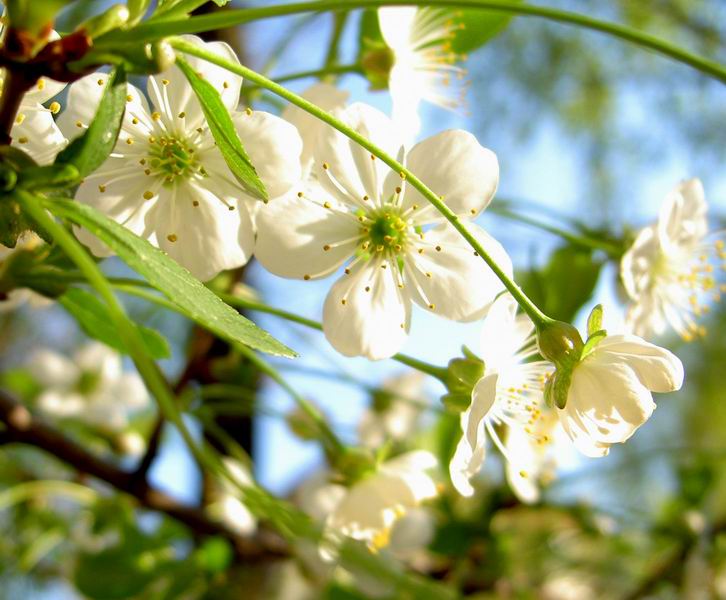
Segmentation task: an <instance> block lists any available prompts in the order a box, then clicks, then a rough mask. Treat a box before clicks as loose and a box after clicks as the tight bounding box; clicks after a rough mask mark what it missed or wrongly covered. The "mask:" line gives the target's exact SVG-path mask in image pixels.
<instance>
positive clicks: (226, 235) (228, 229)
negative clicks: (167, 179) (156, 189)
mask: <svg viewBox="0 0 726 600" xmlns="http://www.w3.org/2000/svg"><path fill="white" fill-rule="evenodd" d="M208 179H212V178H208ZM214 185H215V182H214V181H208V180H207V179H205V180H203V181H202V183H201V184H191V183H188V184H186V185H183V186H178V187H176V188H172V190H167V189H166V188H162V191H160V194H159V197H158V199H157V200H156V202H155V203H154V206H153V208H152V209H151V210H149V212H148V213H147V216H146V222H147V225H148V226H149V227H150V228H153V229H154V231H155V232H156V237H157V240H158V243H159V248H161V249H162V250H164V251H165V252H167V253H168V254H169V256H171V257H172V258H173V259H174V260H176V261H177V262H178V263H179V264H180V265H182V266H183V267H186V268H187V269H188V270H189V271H190V272H191V273H192V275H194V276H195V277H197V278H198V279H200V280H201V281H208V280H209V279H211V278H212V277H214V276H215V275H217V274H218V273H219V272H220V271H225V270H227V269H234V268H237V267H240V266H242V265H244V264H245V263H247V261H248V260H249V259H250V256H251V255H252V252H253V250H254V230H253V226H252V221H251V220H250V216H249V213H248V212H247V210H246V208H245V207H244V206H243V205H241V206H236V205H235V204H233V203H231V202H234V200H233V199H229V198H223V197H220V196H219V195H217V194H218V193H219V192H218V190H213V189H210V188H211V187H212V186H214ZM208 186H209V187H208ZM223 199H224V200H225V201H226V204H225V202H223V201H222V200H223ZM230 200H231V202H230ZM195 201H196V202H198V204H197V205H196V206H195V205H194V202H195ZM228 206H232V207H234V210H229V208H228ZM172 240H173V241H172Z"/></svg>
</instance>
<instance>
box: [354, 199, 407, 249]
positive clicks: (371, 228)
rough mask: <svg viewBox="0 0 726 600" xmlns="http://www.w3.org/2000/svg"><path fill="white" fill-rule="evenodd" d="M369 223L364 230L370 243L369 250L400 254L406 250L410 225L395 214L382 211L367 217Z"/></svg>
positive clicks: (385, 210)
mask: <svg viewBox="0 0 726 600" xmlns="http://www.w3.org/2000/svg"><path fill="white" fill-rule="evenodd" d="M367 221H368V222H367V223H366V225H365V226H364V227H363V228H362V233H363V235H365V236H367V238H368V241H369V246H368V248H367V249H368V250H369V251H370V252H371V253H375V252H392V253H394V254H398V253H400V252H402V251H403V250H404V249H405V248H406V244H407V241H408V223H407V222H406V221H404V220H403V219H402V218H401V217H400V216H398V215H397V214H395V213H394V212H392V211H390V210H387V209H382V210H380V211H376V212H374V213H369V214H368V215H367Z"/></svg>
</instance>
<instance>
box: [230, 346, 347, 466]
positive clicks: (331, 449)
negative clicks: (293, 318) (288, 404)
mask: <svg viewBox="0 0 726 600" xmlns="http://www.w3.org/2000/svg"><path fill="white" fill-rule="evenodd" d="M236 350H237V351H239V352H240V354H242V355H243V356H245V357H246V358H247V359H249V361H250V362H251V363H252V364H254V365H255V366H256V367H257V368H258V369H259V370H260V371H261V372H262V373H265V374H266V375H267V376H268V377H269V378H270V379H272V380H273V381H274V382H276V383H277V384H278V385H279V386H280V387H281V388H282V389H284V390H285V391H286V392H287V393H288V394H289V396H290V398H292V399H293V400H294V401H295V403H296V404H297V405H298V406H299V407H300V410H302V411H303V412H304V413H305V414H306V415H307V416H308V417H309V418H310V419H311V420H312V421H313V423H315V426H316V427H317V428H318V431H319V432H320V436H321V441H322V442H323V446H324V447H325V449H326V450H327V451H328V453H329V455H331V456H333V457H339V456H341V455H342V454H343V452H344V451H345V446H344V445H343V443H342V442H341V441H340V440H339V439H338V437H337V436H336V435H335V433H333V430H332V429H330V426H329V425H328V422H327V421H326V420H325V417H324V416H323V415H322V414H321V412H320V411H319V410H318V409H317V408H316V407H315V405H313V404H312V402H310V401H309V400H307V399H306V398H303V397H302V396H301V395H300V394H298V393H297V391H296V390H295V388H293V387H292V386H291V385H290V384H289V383H288V382H287V381H286V380H285V378H284V377H283V376H282V375H281V374H280V372H279V371H278V370H277V369H275V367H273V366H272V365H271V364H270V363H268V362H267V361H266V360H265V359H264V358H262V357H261V356H260V355H259V354H257V353H256V352H255V351H254V350H252V349H251V348H247V347H246V346H242V345H239V346H237V347H236Z"/></svg>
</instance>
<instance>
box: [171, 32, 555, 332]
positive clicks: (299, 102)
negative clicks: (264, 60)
mask: <svg viewBox="0 0 726 600" xmlns="http://www.w3.org/2000/svg"><path fill="white" fill-rule="evenodd" d="M170 43H171V45H172V46H173V47H174V48H176V49H177V50H179V51H181V52H184V53H187V54H191V55H192V56H197V57H198V58H202V59H204V60H207V61H209V62H211V63H213V64H216V65H218V66H220V67H223V68H225V69H227V70H229V71H231V72H232V73H236V74H237V75H242V76H243V77H245V78H246V79H249V80H250V81H253V82H254V83H256V84H257V85H259V86H261V87H264V88H267V89H268V90H270V91H271V92H272V93H274V94H277V95H278V96H281V97H282V98H285V100H288V101H290V102H292V103H293V104H295V105H296V106H299V107H300V108H302V109H303V110H305V111H306V112H309V113H310V114H311V115H313V116H315V117H317V118H318V119H320V120H321V121H324V122H326V123H328V125H330V126H331V127H334V128H335V129H337V130H338V131H340V132H341V133H343V134H344V135H345V136H347V137H349V138H350V139H351V140H353V141H354V142H356V143H357V144H359V145H360V146H362V147H363V148H365V149H366V150H368V151H369V152H370V153H371V154H373V155H375V156H376V157H378V158H380V159H381V160H382V161H383V162H384V163H386V164H387V165H388V166H389V167H391V169H393V171H394V172H395V173H400V175H401V177H402V178H405V179H406V180H407V181H408V183H409V184H410V185H412V186H413V187H414V188H415V189H416V190H418V191H419V192H420V193H421V195H423V196H424V198H426V200H428V201H429V202H430V203H431V204H433V205H434V206H435V207H436V209H437V210H438V211H439V212H440V213H441V214H442V215H443V216H444V217H445V218H446V220H447V221H449V223H451V224H452V225H453V227H454V229H456V230H457V231H458V232H459V233H460V234H461V235H462V237H463V238H464V239H465V240H466V241H467V242H468V243H469V245H470V246H471V247H472V248H473V249H474V250H475V252H476V253H477V254H478V255H479V256H480V257H481V258H482V260H484V262H486V263H487V265H489V268H490V269H491V270H492V271H494V274H495V275H496V276H497V277H498V278H499V280H500V281H501V282H502V283H503V284H504V287H506V288H507V290H508V291H509V293H510V294H512V296H513V297H514V299H515V300H516V301H517V303H518V304H519V306H521V307H522V310H524V312H526V313H527V315H528V316H529V318H530V319H532V321H533V322H534V324H535V325H536V326H537V328H538V329H539V328H541V327H546V326H547V324H548V323H550V322H551V321H552V319H550V318H549V317H548V316H547V315H545V314H544V313H543V312H542V311H541V310H540V309H539V308H538V307H537V306H536V305H535V304H534V302H532V301H531V300H530V299H529V298H528V297H527V295H526V294H525V293H524V292H523V291H522V289H521V288H520V287H519V286H518V285H517V284H516V283H515V282H514V280H512V279H511V278H510V277H509V276H508V275H507V274H506V273H505V272H504V271H503V270H502V269H501V267H500V266H499V265H498V264H497V263H496V261H495V260H494V259H493V258H492V257H491V256H489V253H488V252H487V251H486V250H485V249H484V247H483V246H482V245H481V244H480V243H479V240H477V239H476V238H475V237H474V235H473V234H472V233H471V232H470V231H469V230H468V229H467V227H466V225H464V223H463V222H462V221H461V220H460V219H459V216H458V215H457V214H456V213H454V212H453V211H452V210H451V209H450V208H449V207H448V206H446V204H445V203H444V202H443V201H442V200H441V199H440V198H439V197H438V196H437V195H436V194H434V193H433V192H432V191H431V190H430V189H429V188H428V187H426V185H425V184H424V183H423V182H422V181H421V180H420V179H419V178H418V177H416V175H414V174H413V173H412V172H411V171H409V170H408V169H407V168H406V167H404V166H403V165H402V164H401V163H400V162H398V161H397V160H396V159H395V158H393V157H392V156H389V155H388V154H386V153H385V152H384V151H383V150H381V149H380V148H378V146H376V145H375V144H373V143H372V142H370V141H369V140H367V139H366V138H364V137H363V136H362V135H360V134H359V133H358V132H357V131H355V130H354V129H352V128H350V127H348V126H347V125H346V124H345V123H343V122H342V121H340V120H339V119H336V118H335V117H333V116H332V115H330V114H329V113H327V112H325V111H324V110H322V109H320V108H318V107H317V106H315V105H314V104H312V103H311V102H308V101H307V100H305V99H304V98H301V97H300V96H298V95H297V94H294V93H293V92H291V91H289V90H287V89H285V88H284V87H282V86H281V85H278V84H277V83H275V82H274V81H270V80H269V79H267V77H264V76H263V75H260V74H259V73H257V72H256V71H253V70H252V69H248V68H247V67H245V66H243V65H240V64H237V63H234V62H232V61H229V60H226V59H224V58H222V57H220V56H217V55H216V54H214V53H213V52H210V51H209V50H206V49H205V48H201V47H199V46H195V45H194V44H190V43H189V42H186V41H184V40H182V39H179V38H174V39H172V40H170Z"/></svg>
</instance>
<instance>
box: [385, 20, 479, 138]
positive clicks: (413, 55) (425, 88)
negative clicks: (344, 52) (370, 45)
mask: <svg viewBox="0 0 726 600" xmlns="http://www.w3.org/2000/svg"><path fill="white" fill-rule="evenodd" d="M452 17H453V15H452V13H451V11H446V10H442V9H440V8H430V7H418V8H417V7H413V6H411V7H409V6H396V7H384V8H379V9H378V22H379V24H380V28H381V35H382V36H383V40H384V41H385V43H386V44H387V45H388V47H389V48H390V51H391V52H392V66H391V68H390V73H389V75H388V88H389V90H390V92H391V98H392V100H393V113H392V114H393V120H394V121H395V122H396V123H397V125H398V126H399V127H401V129H402V131H403V133H404V136H405V139H406V141H407V142H410V141H412V140H413V139H415V137H416V135H417V134H418V133H419V131H420V129H421V119H420V117H419V114H418V110H419V104H420V102H421V101H422V100H425V101H426V102H430V103H432V104H435V105H437V106H441V107H443V108H447V109H450V110H453V109H455V108H458V107H459V106H461V105H463V103H464V93H465V86H464V85H463V79H464V75H465V71H464V69H463V68H461V67H459V66H457V65H456V62H457V61H458V60H459V59H460V58H462V57H460V56H458V55H457V54H456V53H455V52H453V50H452V46H451V42H452V40H453V38H454V36H455V35H456V32H457V31H458V30H459V28H460V27H461V25H460V24H459V23H456V22H455V21H454V19H453V18H452Z"/></svg>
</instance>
